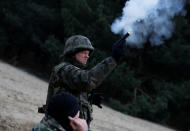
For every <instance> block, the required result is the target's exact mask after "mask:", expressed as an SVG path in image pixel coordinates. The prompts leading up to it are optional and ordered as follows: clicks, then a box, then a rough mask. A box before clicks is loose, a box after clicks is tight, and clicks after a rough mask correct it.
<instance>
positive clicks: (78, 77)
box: [46, 36, 117, 125]
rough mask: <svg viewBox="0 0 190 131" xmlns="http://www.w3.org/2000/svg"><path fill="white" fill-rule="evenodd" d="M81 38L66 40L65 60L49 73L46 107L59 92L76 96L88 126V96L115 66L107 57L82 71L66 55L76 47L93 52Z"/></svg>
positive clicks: (89, 114)
mask: <svg viewBox="0 0 190 131" xmlns="http://www.w3.org/2000/svg"><path fill="white" fill-rule="evenodd" d="M83 38H85V39H86V37H81V36H74V37H71V38H69V39H68V40H67V42H66V43H67V44H68V45H67V44H66V45H65V46H66V47H65V49H64V53H65V54H66V56H67V58H66V59H65V60H64V61H63V62H62V63H60V64H59V65H57V66H55V67H54V69H53V71H52V73H51V76H50V80H49V87H48V94H47V100H46V105H47V104H48V102H49V100H50V98H51V97H52V96H54V95H55V94H58V93H61V92H67V93H71V94H72V95H74V96H76V98H77V100H78V102H79V105H80V118H83V119H85V120H87V123H88V125H89V123H90V121H91V120H92V105H91V104H90V102H89V101H88V95H89V93H90V92H91V91H92V90H93V89H95V88H96V87H97V86H99V85H100V84H101V83H102V81H103V80H104V79H105V78H106V76H107V75H108V74H109V73H110V72H111V71H112V70H113V69H114V68H115V67H116V65H117V64H116V61H115V59H114V58H113V57H108V58H106V59H104V60H103V61H102V62H100V63H99V64H97V65H96V66H94V67H93V68H92V69H90V70H84V69H83V68H82V67H81V66H80V64H79V63H78V62H77V61H76V60H75V59H74V57H72V56H68V55H67V53H68V54H70V51H71V52H73V51H74V50H75V49H76V48H78V47H81V48H80V49H82V48H83V47H84V49H89V50H90V51H92V50H93V47H92V45H91V44H90V42H89V40H88V39H86V40H84V39H83ZM70 41H72V42H73V43H72V42H70ZM79 41H80V42H79ZM85 41H86V45H85ZM82 42H84V43H82ZM81 45H82V46H81ZM70 46H71V47H70ZM75 53H76V52H75ZM66 56H65V57H66ZM71 59H72V60H71Z"/></svg>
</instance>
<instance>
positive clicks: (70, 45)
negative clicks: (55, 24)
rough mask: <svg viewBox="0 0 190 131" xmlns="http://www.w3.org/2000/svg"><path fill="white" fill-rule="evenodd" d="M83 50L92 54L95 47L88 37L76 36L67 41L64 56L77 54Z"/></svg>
mask: <svg viewBox="0 0 190 131" xmlns="http://www.w3.org/2000/svg"><path fill="white" fill-rule="evenodd" d="M81 50H89V51H90V53H92V51H93V50H94V47H93V46H92V44H91V42H90V40H89V39H88V38H87V37H85V36H82V35H74V36H71V37H69V38H68V39H67V41H66V43H65V48H64V51H63V56H66V55H71V54H75V53H76V52H78V51H81Z"/></svg>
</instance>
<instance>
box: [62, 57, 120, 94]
mask: <svg viewBox="0 0 190 131" xmlns="http://www.w3.org/2000/svg"><path fill="white" fill-rule="evenodd" d="M116 65H117V64H116V61H115V60H114V59H113V58H112V57H108V58H106V59H104V60H103V61H101V62H100V63H99V64H97V65H96V66H95V67H93V68H92V69H90V70H82V69H80V68H78V67H76V66H74V65H71V64H69V65H66V66H65V67H64V68H63V69H62V71H61V77H62V79H63V80H64V81H65V82H66V84H67V85H68V86H69V88H70V89H71V90H77V91H83V92H85V91H91V90H92V89H94V88H96V87H97V86H98V85H100V84H101V83H102V81H103V80H104V79H105V78H106V76H107V75H108V74H109V73H110V72H111V71H113V69H114V68H115V67H116Z"/></svg>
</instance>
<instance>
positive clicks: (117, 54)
mask: <svg viewBox="0 0 190 131" xmlns="http://www.w3.org/2000/svg"><path fill="white" fill-rule="evenodd" d="M125 56H126V55H125V51H124V43H123V44H121V45H120V46H115V45H113V46H112V57H113V58H114V59H115V60H116V62H117V63H118V62H120V61H121V59H122V58H124V57H125Z"/></svg>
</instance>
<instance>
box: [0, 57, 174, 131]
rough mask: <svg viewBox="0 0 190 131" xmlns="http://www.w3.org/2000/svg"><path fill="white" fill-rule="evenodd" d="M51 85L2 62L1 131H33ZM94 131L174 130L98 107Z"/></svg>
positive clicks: (92, 126)
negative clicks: (38, 109)
mask: <svg viewBox="0 0 190 131" xmlns="http://www.w3.org/2000/svg"><path fill="white" fill-rule="evenodd" d="M47 87H48V83H47V82H45V81H43V80H40V79H39V78H37V77H35V76H32V75H30V74H28V73H27V72H25V71H23V70H20V69H17V68H15V67H13V66H11V65H9V64H6V63H4V62H2V61H0V131H29V130H31V128H32V127H33V126H34V124H35V123H37V122H39V121H40V120H41V119H42V117H43V114H39V113H37V108H38V106H41V105H42V104H44V103H45V98H46V93H47ZM93 116H94V120H93V122H92V125H91V128H92V131H174V130H173V129H169V128H166V127H163V126H160V125H157V124H154V123H151V122H148V121H145V120H142V119H139V118H135V117H131V116H128V115H124V114H121V113H119V112H117V111H114V110H112V109H110V108H108V107H106V106H103V109H100V108H98V107H96V106H94V112H93Z"/></svg>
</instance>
